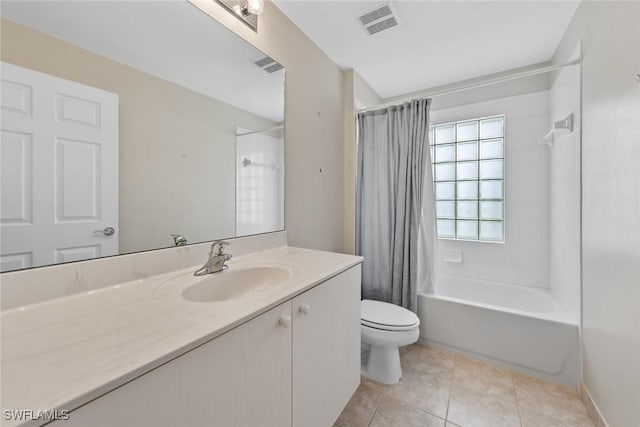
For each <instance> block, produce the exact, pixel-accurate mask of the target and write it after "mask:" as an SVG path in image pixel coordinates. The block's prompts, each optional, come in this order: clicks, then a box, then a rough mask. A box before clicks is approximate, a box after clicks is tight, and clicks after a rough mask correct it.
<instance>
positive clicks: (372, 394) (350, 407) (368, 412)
mask: <svg viewBox="0 0 640 427" xmlns="http://www.w3.org/2000/svg"><path fill="white" fill-rule="evenodd" d="M383 394H384V386H382V385H380V384H377V383H374V382H373V381H370V380H367V379H366V378H365V379H364V381H362V382H361V383H360V386H359V387H358V389H357V390H356V392H355V393H354V394H353V396H352V397H351V400H349V403H348V404H347V406H346V407H345V408H344V410H343V411H342V413H341V414H340V416H339V417H338V420H337V421H336V423H335V424H334V426H335V427H366V426H368V425H369V422H370V421H371V418H373V414H374V413H375V411H376V408H377V407H378V404H379V403H380V400H381V399H382V396H383Z"/></svg>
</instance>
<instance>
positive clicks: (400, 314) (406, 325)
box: [360, 299, 420, 330]
mask: <svg viewBox="0 0 640 427" xmlns="http://www.w3.org/2000/svg"><path fill="white" fill-rule="evenodd" d="M360 319H361V323H362V324H363V325H366V326H370V327H372V328H378V329H388V330H399V329H410V328H413V327H415V326H417V325H419V324H420V320H419V319H418V316H416V315H415V314H414V313H412V312H410V311H409V310H407V309H406V308H403V307H399V306H397V305H393V304H389V303H387V302H382V301H373V300H368V299H365V300H362V301H361V302H360Z"/></svg>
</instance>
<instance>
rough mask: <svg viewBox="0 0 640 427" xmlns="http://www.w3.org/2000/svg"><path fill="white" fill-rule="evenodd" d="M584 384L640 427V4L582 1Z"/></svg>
mask: <svg viewBox="0 0 640 427" xmlns="http://www.w3.org/2000/svg"><path fill="white" fill-rule="evenodd" d="M581 39H582V40H583V53H584V60H583V61H584V62H583V69H582V111H583V113H582V330H583V340H584V368H583V381H584V384H585V385H586V387H587V389H588V390H589V392H590V394H591V395H592V397H593V399H594V401H595V404H596V405H597V406H598V408H599V409H600V411H601V413H602V415H603V416H604V418H605V419H606V421H607V423H608V424H609V426H611V427H637V426H639V425H640V191H639V189H640V167H639V166H638V162H639V159H640V84H639V83H638V82H637V81H636V75H637V74H638V73H640V3H639V2H591V1H583V2H582V3H581V4H580V7H579V8H578V11H577V13H576V15H575V17H574V19H573V21H572V23H571V25H570V27H569V30H568V31H567V33H566V34H565V36H564V38H563V40H562V43H561V44H560V46H559V48H558V51H557V52H556V60H557V61H561V60H562V58H566V57H568V56H569V55H570V54H571V50H572V49H573V48H574V47H575V46H576V44H577V43H578V42H579V41H580V40H581Z"/></svg>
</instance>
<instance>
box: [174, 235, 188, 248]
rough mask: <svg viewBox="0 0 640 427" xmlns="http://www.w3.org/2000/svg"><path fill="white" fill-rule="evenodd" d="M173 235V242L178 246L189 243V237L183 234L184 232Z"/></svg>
mask: <svg viewBox="0 0 640 427" xmlns="http://www.w3.org/2000/svg"><path fill="white" fill-rule="evenodd" d="M171 237H173V244H174V245H176V246H186V245H187V238H186V237H185V236H183V235H182V234H172V235H171Z"/></svg>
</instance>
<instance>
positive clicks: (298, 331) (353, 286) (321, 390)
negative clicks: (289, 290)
mask: <svg viewBox="0 0 640 427" xmlns="http://www.w3.org/2000/svg"><path fill="white" fill-rule="evenodd" d="M359 384H360V266H359V265H358V266H356V267H353V268H351V269H350V270H347V271H345V272H344V273H342V274H339V275H337V276H335V277H333V278H332V279H329V280H327V281H326V282H324V283H323V284H321V285H318V286H316V287H315V288H312V289H310V290H308V291H307V292H305V293H303V294H301V295H298V296H297V297H295V298H294V299H293V425H294V426H296V427H307V426H308V427H317V426H332V425H333V423H334V422H335V420H336V419H337V418H338V416H339V415H340V412H342V410H343V409H344V407H345V405H346V404H347V402H348V401H349V399H350V398H351V396H352V395H353V392H354V391H355V390H356V388H358V385H359Z"/></svg>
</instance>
